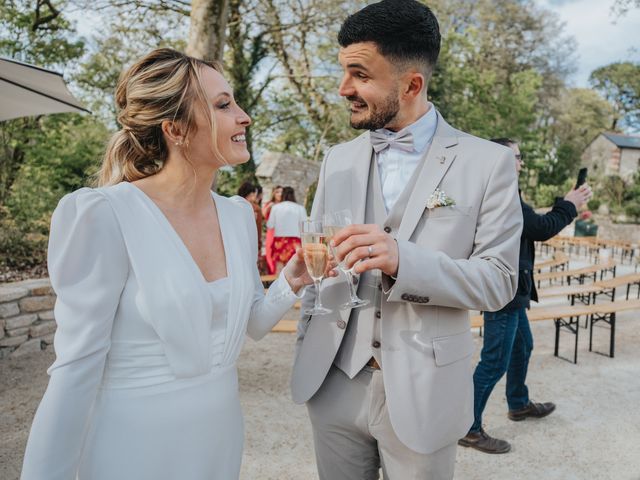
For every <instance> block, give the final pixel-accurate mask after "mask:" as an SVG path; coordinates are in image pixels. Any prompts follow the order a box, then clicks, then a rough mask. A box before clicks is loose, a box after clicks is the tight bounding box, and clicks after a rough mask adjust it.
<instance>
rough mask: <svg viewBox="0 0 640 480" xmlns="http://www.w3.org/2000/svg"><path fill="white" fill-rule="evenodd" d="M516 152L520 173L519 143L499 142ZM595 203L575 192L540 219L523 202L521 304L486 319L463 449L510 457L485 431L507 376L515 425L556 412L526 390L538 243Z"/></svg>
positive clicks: (585, 192)
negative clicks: (485, 418) (492, 399)
mask: <svg viewBox="0 0 640 480" xmlns="http://www.w3.org/2000/svg"><path fill="white" fill-rule="evenodd" d="M493 141H494V142H496V143H500V144H502V145H505V146H507V147H510V148H512V149H513V151H514V152H515V155H516V169H517V171H518V173H520V170H521V167H522V157H521V154H520V148H519V147H518V144H517V142H515V141H513V140H510V139H508V138H497V139H493ZM589 198H591V188H589V186H588V185H583V186H581V187H580V188H578V189H576V190H571V191H570V192H569V193H567V195H565V197H564V199H562V198H557V199H556V202H555V204H554V206H553V208H552V209H551V211H550V212H548V213H546V214H544V215H538V214H537V213H535V212H534V211H533V209H532V208H531V207H530V206H529V205H527V204H526V203H525V202H524V201H522V198H520V203H521V205H522V216H523V220H524V227H523V230H522V237H521V238H520V262H519V277H518V290H517V293H516V296H515V298H514V299H513V300H512V301H511V302H510V303H509V304H508V305H506V306H505V307H504V308H502V310H499V311H497V312H485V313H484V343H483V346H482V352H481V354H480V363H478V366H477V367H476V370H475V372H474V374H473V383H474V394H475V398H474V415H475V421H474V423H473V425H472V426H471V429H470V430H469V433H467V435H466V436H465V437H464V438H462V439H460V440H459V441H458V444H459V445H462V446H464V447H472V448H475V449H476V450H480V451H481V452H485V453H507V452H508V451H509V450H510V449H511V445H510V444H509V442H507V441H506V440H500V439H497V438H493V437H491V436H489V435H488V434H487V433H486V432H485V431H484V429H483V428H482V412H483V411H484V407H485V405H486V404H487V400H488V399H489V396H490V395H491V391H492V390H493V387H494V386H495V385H496V383H498V381H499V380H500V379H501V378H502V376H503V375H504V374H505V373H506V374H507V388H506V394H507V403H508V405H509V413H508V416H509V419H511V420H514V421H520V420H524V419H525V418H541V417H545V416H547V415H549V414H550V413H551V412H553V410H555V408H556V406H555V405H554V404H553V403H551V402H549V403H534V402H532V401H530V399H529V391H528V389H527V386H526V384H525V380H526V377H527V368H528V366H529V357H530V356H531V350H532V349H533V337H532V335H531V329H530V328H529V319H528V318H527V309H528V308H529V307H530V302H531V300H534V301H538V294H537V292H536V287H535V284H534V280H533V268H534V266H533V265H534V259H535V246H534V242H535V241H544V240H548V239H550V238H552V237H554V236H555V235H557V234H558V233H559V232H560V231H561V230H562V229H563V228H564V227H566V226H567V225H569V224H570V223H571V222H572V221H573V219H574V218H575V217H576V216H577V215H578V210H579V209H580V208H581V207H582V206H583V205H584V204H585V203H586V202H587V201H588V200H589Z"/></svg>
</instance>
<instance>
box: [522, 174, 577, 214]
mask: <svg viewBox="0 0 640 480" xmlns="http://www.w3.org/2000/svg"><path fill="white" fill-rule="evenodd" d="M572 188H573V185H572V181H571V180H567V181H566V182H565V183H563V184H560V185H544V184H540V185H538V186H537V187H536V188H535V189H532V190H531V192H532V195H531V196H530V197H528V198H531V202H532V203H533V205H534V207H535V208H546V207H551V206H552V205H553V203H554V202H555V200H556V197H561V198H564V196H565V195H566V194H567V192H569V191H570V190H571V189H572Z"/></svg>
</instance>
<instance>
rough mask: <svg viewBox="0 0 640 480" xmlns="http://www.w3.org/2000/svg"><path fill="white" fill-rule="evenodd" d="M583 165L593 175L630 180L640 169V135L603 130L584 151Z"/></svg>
mask: <svg viewBox="0 0 640 480" xmlns="http://www.w3.org/2000/svg"><path fill="white" fill-rule="evenodd" d="M582 166H583V167H588V168H589V174H590V175H593V176H606V175H618V176H620V177H621V178H623V179H624V180H630V179H631V178H632V177H633V175H634V174H635V173H636V172H638V170H639V169H640V136H637V135H636V136H632V135H620V134H618V133H610V132H602V133H601V134H599V135H598V136H597V137H596V138H594V139H593V141H592V142H591V143H590V144H589V145H588V146H587V148H585V150H584V152H583V153H582Z"/></svg>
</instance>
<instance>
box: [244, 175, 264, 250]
mask: <svg viewBox="0 0 640 480" xmlns="http://www.w3.org/2000/svg"><path fill="white" fill-rule="evenodd" d="M260 190H262V187H260ZM238 195H239V196H241V197H242V198H244V199H245V200H246V201H247V202H249V203H250V204H251V207H252V208H253V216H254V217H255V219H256V228H257V230H258V257H260V252H262V223H263V217H262V209H261V208H260V203H259V202H258V186H257V185H254V184H253V183H251V182H249V181H247V182H244V183H243V184H242V185H240V188H238ZM258 259H259V258H258Z"/></svg>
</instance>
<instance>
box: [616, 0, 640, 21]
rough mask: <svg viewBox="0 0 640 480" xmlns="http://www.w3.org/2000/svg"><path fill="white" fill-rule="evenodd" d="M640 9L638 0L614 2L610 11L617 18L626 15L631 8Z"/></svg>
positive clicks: (618, 0)
mask: <svg viewBox="0 0 640 480" xmlns="http://www.w3.org/2000/svg"><path fill="white" fill-rule="evenodd" d="M634 7H635V8H640V0H615V2H613V6H612V7H611V11H612V12H613V14H614V15H616V16H617V17H622V16H624V15H626V14H627V13H628V12H629V10H630V9H632V8H634Z"/></svg>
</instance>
